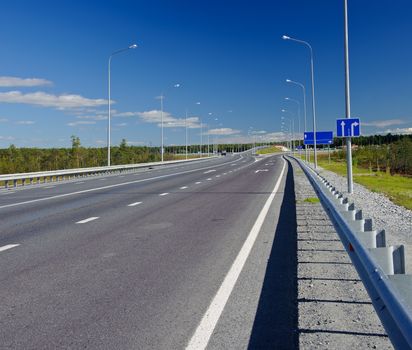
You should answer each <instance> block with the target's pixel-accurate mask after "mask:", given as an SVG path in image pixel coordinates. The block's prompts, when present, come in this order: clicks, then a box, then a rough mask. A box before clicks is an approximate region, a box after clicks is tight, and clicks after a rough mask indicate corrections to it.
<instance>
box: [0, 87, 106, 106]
mask: <svg viewBox="0 0 412 350" xmlns="http://www.w3.org/2000/svg"><path fill="white" fill-rule="evenodd" d="M0 102H5V103H25V104H31V105H38V106H43V107H54V108H58V109H66V108H80V107H96V106H101V105H105V104H107V100H104V99H100V98H99V99H90V98H86V97H83V96H80V95H69V94H63V95H51V94H47V93H45V92H42V91H38V92H33V93H28V94H24V93H22V92H21V91H8V92H1V93H0Z"/></svg>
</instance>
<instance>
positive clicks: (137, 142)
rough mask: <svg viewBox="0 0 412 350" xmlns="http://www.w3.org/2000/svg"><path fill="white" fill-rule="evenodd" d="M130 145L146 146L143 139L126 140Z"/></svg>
mask: <svg viewBox="0 0 412 350" xmlns="http://www.w3.org/2000/svg"><path fill="white" fill-rule="evenodd" d="M126 143H127V144H128V145H129V146H144V144H145V143H144V142H143V141H126Z"/></svg>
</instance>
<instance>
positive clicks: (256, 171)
mask: <svg viewBox="0 0 412 350" xmlns="http://www.w3.org/2000/svg"><path fill="white" fill-rule="evenodd" d="M261 171H269V170H268V169H258V170H255V174H257V173H259V172H261Z"/></svg>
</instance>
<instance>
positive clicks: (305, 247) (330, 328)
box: [292, 161, 393, 349]
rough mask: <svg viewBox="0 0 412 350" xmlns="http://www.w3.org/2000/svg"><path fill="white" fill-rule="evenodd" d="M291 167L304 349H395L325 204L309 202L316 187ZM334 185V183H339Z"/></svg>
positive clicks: (298, 167) (299, 308)
mask: <svg viewBox="0 0 412 350" xmlns="http://www.w3.org/2000/svg"><path fill="white" fill-rule="evenodd" d="M292 165H293V172H294V181H295V200H296V218H297V241H298V242H297V243H298V252H297V253H298V254H297V257H298V266H297V273H298V300H297V301H298V314H299V319H298V333H299V348H300V349H350V348H352V349H392V348H393V347H392V345H391V343H390V341H389V338H388V337H387V335H386V333H385V330H384V328H383V327H382V325H381V322H380V320H379V318H378V316H377V315H376V313H375V310H374V308H373V306H372V303H371V302H370V299H369V296H368V294H367V292H366V290H365V288H364V287H363V284H362V282H361V281H360V279H359V276H358V275H357V272H356V270H355V268H354V267H353V266H352V264H351V261H350V259H349V257H348V255H347V253H346V251H345V250H344V247H343V246H342V243H341V242H340V240H339V237H338V235H337V233H336V231H335V228H334V227H333V224H332V223H331V221H330V219H329V217H328V216H327V214H326V213H325V211H324V209H323V207H322V205H321V204H320V203H318V202H316V200H313V201H311V200H309V201H308V198H317V195H316V193H315V191H314V190H313V187H312V186H311V184H310V183H309V181H308V179H307V178H306V176H305V175H304V173H303V171H302V169H301V168H300V166H299V165H298V164H297V163H296V162H295V161H292ZM330 181H331V182H332V183H333V182H334V179H333V178H330ZM356 191H358V189H356ZM365 200H366V194H365ZM369 200H370V198H369Z"/></svg>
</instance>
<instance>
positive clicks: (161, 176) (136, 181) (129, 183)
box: [0, 162, 230, 209]
mask: <svg viewBox="0 0 412 350" xmlns="http://www.w3.org/2000/svg"><path fill="white" fill-rule="evenodd" d="M228 164H230V162H229V163H224V164H220V165H214V166H213V167H214V168H216V167H221V166H225V165H228ZM209 168H211V167H204V168H199V169H192V170H187V171H182V172H179V173H173V174H165V175H158V176H154V177H150V178H148V179H140V180H134V181H128V182H122V183H119V184H114V185H106V186H102V187H95V188H89V189H87V190H81V191H75V192H69V193H63V194H58V195H55V196H51V197H45V198H38V199H31V200H28V201H24V202H18V203H11V204H6V205H2V206H0V209H4V208H11V207H17V206H19V205H24V204H31V203H37V202H43V201H47V200H50V199H57V198H64V197H69V196H74V195H76V194H82V193H88V192H95V191H101V190H107V189H109V188H115V187H120V186H126V185H131V184H136V183H140V182H146V181H151V180H157V179H164V178H167V177H171V176H176V175H182V174H190V173H194V172H197V171H202V170H205V169H209ZM81 183H84V181H83V182H77V183H75V184H81Z"/></svg>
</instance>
